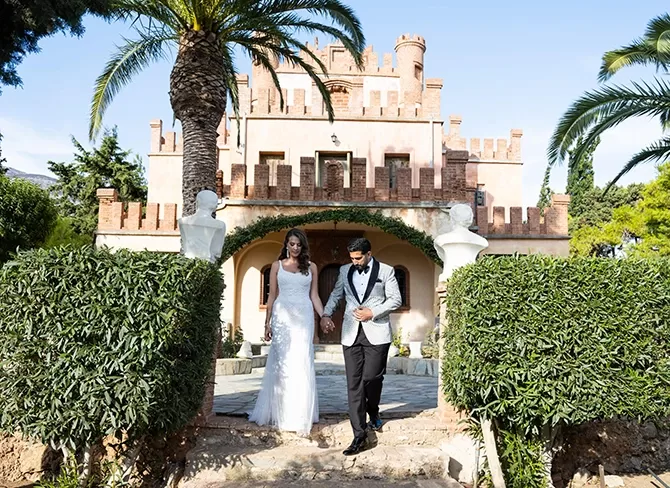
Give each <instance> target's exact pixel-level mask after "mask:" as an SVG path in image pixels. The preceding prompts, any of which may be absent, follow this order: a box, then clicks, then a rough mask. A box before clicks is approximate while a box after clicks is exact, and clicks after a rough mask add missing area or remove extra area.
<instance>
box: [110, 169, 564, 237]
mask: <svg viewBox="0 0 670 488" xmlns="http://www.w3.org/2000/svg"><path fill="white" fill-rule="evenodd" d="M309 159H311V158H303V160H304V161H303V165H304V166H303V165H301V168H302V171H301V179H300V180H301V185H300V186H299V187H293V186H291V168H290V166H285V168H284V169H283V170H281V171H280V172H279V177H278V182H277V185H276V186H270V185H269V184H268V178H267V169H268V166H267V165H256V166H255V168H254V170H255V173H256V174H255V176H256V178H257V180H258V183H257V184H256V185H254V186H249V185H246V182H245V174H246V168H245V167H244V165H234V167H233V177H234V178H233V183H232V184H231V185H223V184H222V174H221V173H220V172H219V173H218V174H217V187H218V188H217V193H218V194H219V198H231V199H242V200H243V199H247V200H253V201H255V202H256V204H260V202H259V201H263V200H266V201H269V200H295V201H298V200H301V201H313V202H315V206H318V203H317V202H319V201H343V202H346V201H359V202H362V201H367V202H387V201H404V202H412V201H417V202H418V201H424V202H425V201H439V200H443V201H445V203H446V200H447V199H448V194H447V193H446V192H448V191H449V190H446V189H445V188H441V189H440V188H434V187H433V185H432V176H433V174H432V168H421V186H420V187H419V188H411V186H410V185H409V184H408V183H409V181H410V180H409V176H410V175H409V173H408V172H407V171H404V172H401V174H399V175H398V178H399V184H398V188H394V189H389V188H388V184H387V182H388V169H387V168H375V169H376V171H375V183H376V185H375V187H374V188H365V187H363V186H362V185H361V183H363V182H364V179H365V178H364V174H363V173H360V172H359V173H356V176H357V178H356V180H354V181H358V183H359V184H358V185H354V187H353V188H342V186H341V185H340V184H341V174H339V173H338V172H337V171H336V170H334V171H329V172H328V175H329V176H328V178H329V181H328V183H327V185H325V186H324V187H323V188H316V187H314V185H310V184H307V180H306V178H304V177H303V176H310V174H309V173H310V171H309V166H310V164H311V161H309ZM359 164H360V163H359ZM385 182H386V183H385ZM97 195H98V199H99V201H100V208H99V212H98V230H99V231H115V232H128V233H139V234H154V235H156V234H168V235H173V234H175V233H177V232H178V227H177V204H175V203H164V204H158V203H147V204H146V205H145V206H144V207H143V206H142V204H141V203H140V202H129V203H124V202H120V201H119V200H118V196H119V195H118V192H117V191H116V190H115V189H113V188H101V189H99V190H98V192H97ZM569 202H570V197H569V196H567V195H554V196H553V197H552V203H551V207H549V208H547V209H546V210H545V212H544V216H542V215H541V212H540V209H539V208H537V207H528V209H527V220H526V221H524V220H523V215H522V208H521V207H511V208H510V209H509V222H507V221H506V213H507V209H506V208H505V207H493V220H492V221H489V219H488V207H477V208H476V213H475V216H476V225H477V232H478V233H479V234H481V235H484V236H505V237H516V238H523V237H541V236H557V237H565V236H567V235H568V203H569ZM161 207H162V210H163V218H159V215H160V213H159V211H160V210H161ZM142 215H144V217H142Z"/></svg>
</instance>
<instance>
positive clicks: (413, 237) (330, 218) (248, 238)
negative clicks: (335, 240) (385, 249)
mask: <svg viewBox="0 0 670 488" xmlns="http://www.w3.org/2000/svg"><path fill="white" fill-rule="evenodd" d="M320 222H350V223H356V224H364V225H369V226H370V227H376V228H378V229H380V230H382V231H384V232H386V233H388V234H391V235H394V236H396V237H397V238H398V239H401V240H403V241H405V242H407V243H409V244H411V245H413V246H414V247H416V248H418V249H419V250H421V251H422V252H423V253H424V254H425V255H426V256H427V257H428V258H429V259H431V260H432V261H434V262H435V264H437V265H438V266H442V260H441V259H440V257H439V256H438V255H437V252H436V251H435V248H434V247H433V238H432V237H430V236H429V235H428V234H426V233H425V232H422V231H419V230H416V229H414V228H413V227H410V226H409V225H407V224H405V223H404V222H403V221H402V220H401V219H399V218H398V217H387V216H385V215H384V214H382V213H381V212H379V211H377V212H369V211H367V210H365V209H362V208H343V209H335V210H324V211H316V212H309V213H306V214H302V215H292V216H289V215H278V216H273V217H260V218H258V219H257V220H256V221H255V222H253V223H252V224H249V225H248V226H246V227H236V228H235V229H234V230H233V231H232V232H231V233H230V234H228V235H227V236H226V240H225V243H224V245H223V251H222V254H221V260H220V262H221V263H223V262H225V261H226V260H227V259H229V258H230V257H231V256H232V255H233V254H235V253H236V252H238V251H239V250H240V249H242V248H243V247H245V246H246V245H248V244H250V243H251V242H253V241H254V240H256V239H260V238H262V237H264V236H266V235H267V234H269V233H270V232H279V231H281V230H284V229H290V228H293V227H300V226H303V225H306V224H315V223H320Z"/></svg>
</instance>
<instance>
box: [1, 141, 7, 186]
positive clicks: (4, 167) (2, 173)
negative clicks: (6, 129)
mask: <svg viewBox="0 0 670 488" xmlns="http://www.w3.org/2000/svg"><path fill="white" fill-rule="evenodd" d="M1 142H2V134H0V143H1ZM6 164H7V160H6V159H5V158H3V157H2V144H0V176H2V175H4V174H5V173H7V167H6V166H5V165H6Z"/></svg>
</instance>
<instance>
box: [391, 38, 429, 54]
mask: <svg viewBox="0 0 670 488" xmlns="http://www.w3.org/2000/svg"><path fill="white" fill-rule="evenodd" d="M403 44H415V45H417V46H419V47H421V48H423V50H424V51H425V50H426V40H425V39H424V38H423V37H421V36H419V35H417V34H414V35H409V34H403V35H401V36H400V37H398V38H397V39H396V41H395V48H396V50H398V47H399V46H401V45H403Z"/></svg>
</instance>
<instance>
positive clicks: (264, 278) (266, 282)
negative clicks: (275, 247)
mask: <svg viewBox="0 0 670 488" xmlns="http://www.w3.org/2000/svg"><path fill="white" fill-rule="evenodd" d="M271 269H272V265H271V264H266V265H265V266H263V268H262V269H261V303H260V305H261V307H265V306H267V304H268V297H269V296H270V270H271Z"/></svg>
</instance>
